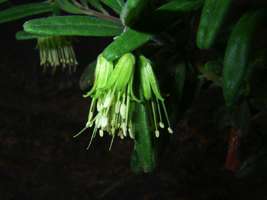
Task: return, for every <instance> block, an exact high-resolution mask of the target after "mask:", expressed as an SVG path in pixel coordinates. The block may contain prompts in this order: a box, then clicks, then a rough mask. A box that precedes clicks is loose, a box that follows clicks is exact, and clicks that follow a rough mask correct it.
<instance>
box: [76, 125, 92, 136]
mask: <svg viewBox="0 0 267 200" xmlns="http://www.w3.org/2000/svg"><path fill="white" fill-rule="evenodd" d="M88 128H89V127H88V126H85V127H84V128H83V129H82V130H80V132H79V133H77V134H76V135H74V136H73V138H76V137H78V136H79V135H81V134H82V133H83V132H84V131H85V130H86V129H88Z"/></svg>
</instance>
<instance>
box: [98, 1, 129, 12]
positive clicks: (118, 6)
mask: <svg viewBox="0 0 267 200" xmlns="http://www.w3.org/2000/svg"><path fill="white" fill-rule="evenodd" d="M101 1H102V2H103V3H104V4H105V5H107V6H108V7H110V8H111V9H112V10H114V11H115V12H116V13H117V14H120V13H121V10H122V7H123V6H124V1H123V0H101Z"/></svg>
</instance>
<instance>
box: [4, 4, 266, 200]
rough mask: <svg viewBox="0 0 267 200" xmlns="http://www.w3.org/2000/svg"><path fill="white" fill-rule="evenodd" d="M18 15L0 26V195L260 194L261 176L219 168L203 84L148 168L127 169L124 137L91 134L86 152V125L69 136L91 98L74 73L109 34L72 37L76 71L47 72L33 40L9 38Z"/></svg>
mask: <svg viewBox="0 0 267 200" xmlns="http://www.w3.org/2000/svg"><path fill="white" fill-rule="evenodd" d="M13 2H15V1H13ZM17 2H18V1H17ZM25 2H26V1H25ZM240 2H241V1H240ZM244 2H245V1H244ZM246 2H247V1H246ZM258 2H260V1H258ZM262 2H263V1H262ZM23 21H24V20H23ZM23 21H19V22H12V23H8V24H3V25H2V24H1V26H0V31H1V33H0V34H1V40H0V41H1V43H0V44H1V46H0V89H1V94H0V200H17V199H20V200H24V199H25V200H31V199H34V200H41V199H57V200H60V199H71V200H76V199H79V200H83V199H87V200H88V199H144V200H152V199H153V200H154V199H184V200H191V199H192V200H193V199H196V200H202V199H203V200H206V199H210V200H217V199H218V200H220V199H221V200H227V199H262V200H264V199H267V190H266V185H265V181H264V178H262V177H261V175H259V176H255V177H250V178H244V179H238V178H236V177H235V174H234V173H232V172H229V171H227V170H225V168H224V162H225V156H226V153H227V137H226V135H225V134H222V133H218V132H217V131H216V127H214V126H213V124H212V122H211V121H212V113H213V112H214V110H215V109H216V107H217V106H218V104H223V102H222V96H221V92H220V91H217V90H216V89H209V90H206V91H204V92H203V94H201V95H200V97H199V99H198V100H197V101H196V102H194V103H193V105H192V109H191V110H192V112H191V113H190V114H189V115H188V116H187V119H186V120H181V121H180V122H179V123H177V124H176V125H175V130H176V131H175V132H176V134H175V135H174V136H172V138H171V141H170V142H169V143H168V148H163V147H162V148H163V149H164V150H162V151H160V153H159V160H158V166H157V169H156V171H155V172H154V173H152V174H149V175H147V174H141V175H135V174H133V173H132V172H131V170H130V165H129V163H130V154H131V150H132V147H133V144H132V143H131V141H127V140H123V141H121V140H117V141H115V143H114V145H113V148H112V151H110V152H109V151H108V144H109V138H105V139H96V140H95V141H94V144H93V145H92V148H91V149H90V150H89V151H86V150H85V147H86V145H87V143H88V141H89V138H90V132H89V131H88V134H87V135H86V134H84V135H83V136H81V137H79V138H77V139H73V138H72V136H73V135H74V134H75V133H77V131H79V130H80V129H81V128H82V127H83V126H84V124H85V122H86V118H87V112H88V109H89V103H90V102H89V100H88V99H84V98H82V92H81V91H80V89H79V77H80V75H81V74H82V72H83V70H84V68H85V66H86V65H87V64H88V63H89V62H90V61H92V60H94V59H95V57H96V56H97V55H98V54H99V53H100V52H101V50H102V49H103V48H104V47H105V46H106V45H107V44H108V43H109V42H110V39H101V38H86V39H85V38H80V39H78V40H77V41H76V42H75V49H76V53H77V57H78V60H79V62H80V65H79V68H78V71H77V72H76V73H74V74H72V75H69V74H67V73H63V72H60V71H58V72H57V73H56V74H55V75H54V76H52V75H51V74H49V73H47V74H44V73H42V68H41V67H40V66H39V58H38V51H37V50H36V49H35V45H36V44H35V42H34V41H16V40H15V37H14V34H15V33H16V31H18V30H20V29H21V24H22V23H23ZM209 96H212V97H213V98H212V99H210V98H208V97H209ZM200 119H201V120H200ZM215 133H216V134H217V136H215V137H210V136H211V135H213V136H214V134H215ZM163 146H164V145H163ZM165 147H166V145H165Z"/></svg>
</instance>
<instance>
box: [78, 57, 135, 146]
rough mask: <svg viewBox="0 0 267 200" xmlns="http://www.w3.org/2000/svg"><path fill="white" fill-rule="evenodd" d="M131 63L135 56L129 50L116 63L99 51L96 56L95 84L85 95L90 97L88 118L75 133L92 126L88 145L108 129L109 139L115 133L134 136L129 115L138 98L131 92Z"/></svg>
mask: <svg viewBox="0 0 267 200" xmlns="http://www.w3.org/2000/svg"><path fill="white" fill-rule="evenodd" d="M134 66H135V58H134V56H133V55H132V54H130V53H127V54H125V55H123V56H122V57H121V58H120V59H119V60H118V62H117V63H116V65H115V67H113V64H112V63H111V62H109V61H107V60H106V59H105V58H104V57H103V56H102V55H99V56H98V60H97V65H96V69H95V81H94V85H93V87H92V89H91V90H90V91H89V92H88V93H87V94H86V95H85V96H86V97H87V96H90V97H91V98H92V102H91V105H90V109H89V115H88V120H87V123H86V126H85V128H84V129H83V130H81V131H80V132H79V133H78V134H76V135H75V136H74V137H77V136H78V135H80V134H81V133H82V132H83V131H84V130H86V129H87V128H89V127H94V128H93V134H92V137H91V140H90V143H89V145H88V148H89V147H90V145H91V142H92V139H93V138H94V137H95V135H96V133H97V132H98V133H99V135H100V137H103V135H104V134H105V133H108V134H109V135H111V136H112V142H113V139H114V137H115V136H116V135H118V136H119V137H120V138H124V137H127V136H130V137H131V138H134V135H133V134H132V133H133V131H132V130H131V126H132V121H131V118H130V116H129V113H130V112H129V111H130V107H131V101H132V100H137V99H136V98H135V96H134V94H133V77H134ZM112 142H111V145H112ZM111 145H110V148H111Z"/></svg>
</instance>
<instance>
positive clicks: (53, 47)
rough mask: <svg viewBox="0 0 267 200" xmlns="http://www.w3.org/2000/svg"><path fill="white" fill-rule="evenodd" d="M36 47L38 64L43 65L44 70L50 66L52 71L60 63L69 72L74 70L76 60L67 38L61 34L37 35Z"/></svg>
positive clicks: (76, 63)
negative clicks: (38, 54)
mask: <svg viewBox="0 0 267 200" xmlns="http://www.w3.org/2000/svg"><path fill="white" fill-rule="evenodd" d="M37 48H38V49H39V52H40V65H42V66H44V70H46V69H47V68H48V67H52V71H53V73H54V72H55V71H56V69H57V67H58V66H60V65H62V67H63V70H65V69H66V68H67V69H68V70H69V72H70V73H71V72H73V71H76V67H77V65H78V62H77V60H76V56H75V52H74V50H73V48H72V44H71V41H70V40H69V39H68V38H66V37H62V36H51V37H39V38H38V41H37Z"/></svg>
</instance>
